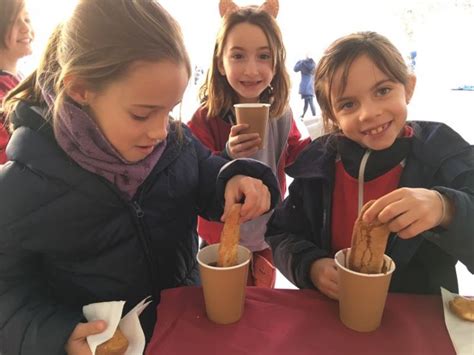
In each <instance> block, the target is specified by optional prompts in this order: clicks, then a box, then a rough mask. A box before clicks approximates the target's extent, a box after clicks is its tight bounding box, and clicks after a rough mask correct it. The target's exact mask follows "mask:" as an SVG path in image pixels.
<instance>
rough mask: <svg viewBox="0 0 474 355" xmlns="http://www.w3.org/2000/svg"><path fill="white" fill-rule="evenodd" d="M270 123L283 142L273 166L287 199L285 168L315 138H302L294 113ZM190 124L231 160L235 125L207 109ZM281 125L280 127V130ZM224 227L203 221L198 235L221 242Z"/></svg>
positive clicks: (209, 146) (202, 139)
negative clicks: (228, 147)
mask: <svg viewBox="0 0 474 355" xmlns="http://www.w3.org/2000/svg"><path fill="white" fill-rule="evenodd" d="M284 120H289V122H287V125H286V127H287V128H282V127H283V126H285V122H284ZM270 121H271V125H273V126H275V128H274V129H273V130H272V132H274V134H278V135H279V137H275V139H277V140H280V141H281V144H280V145H281V150H280V151H281V154H277V153H276V155H278V156H275V157H274V162H273V164H274V165H275V166H276V171H274V173H275V175H276V176H277V178H278V181H279V183H280V192H281V196H282V197H283V196H284V195H285V192H286V176H285V168H286V167H287V166H289V165H290V164H291V163H293V161H294V160H295V159H296V157H297V156H298V154H299V153H300V152H301V150H302V149H303V148H304V147H305V146H306V145H307V144H308V143H309V142H310V141H311V139H310V138H309V137H308V138H306V139H301V133H300V132H299V131H298V128H297V126H296V123H295V121H294V120H293V116H292V114H291V112H287V113H286V114H284V115H283V116H282V117H281V118H279V119H278V120H277V119H274V118H273V119H271V120H270ZM278 121H280V122H278ZM188 125H189V127H190V128H191V131H192V132H193V133H194V135H196V137H197V138H198V139H199V140H200V141H201V142H202V143H203V144H204V145H205V146H207V147H208V148H209V149H210V150H212V152H213V153H214V154H219V155H223V156H225V157H227V158H229V157H228V155H227V153H226V151H225V145H226V143H227V140H228V138H229V133H230V129H231V127H232V124H231V123H229V122H226V121H225V120H224V119H223V118H221V117H211V118H210V117H208V116H207V109H204V108H199V109H198V110H197V111H196V112H195V113H194V115H193V117H192V119H191V121H190V122H189V123H188ZM277 126H279V128H278V127H277ZM269 165H272V164H269ZM222 227H223V224H222V223H218V222H209V221H207V220H205V219H199V224H198V232H199V235H200V236H201V238H203V239H204V240H205V241H206V242H208V243H209V244H213V243H218V242H219V239H220V234H221V231H222Z"/></svg>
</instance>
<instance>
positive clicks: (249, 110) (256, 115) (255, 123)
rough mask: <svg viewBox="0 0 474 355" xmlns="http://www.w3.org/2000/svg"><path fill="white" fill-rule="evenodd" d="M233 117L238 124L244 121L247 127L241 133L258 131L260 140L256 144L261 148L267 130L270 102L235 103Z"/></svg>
mask: <svg viewBox="0 0 474 355" xmlns="http://www.w3.org/2000/svg"><path fill="white" fill-rule="evenodd" d="M234 108H235V117H236V121H237V123H238V124H241V123H246V124H248V125H249V128H247V129H245V130H243V131H242V133H258V134H259V135H260V138H262V141H261V143H260V145H259V146H258V147H259V148H260V149H261V148H263V146H264V142H265V138H266V137H265V136H266V131H267V122H268V116H269V111H270V104H261V103H254V104H235V105H234Z"/></svg>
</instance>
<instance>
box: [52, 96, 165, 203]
mask: <svg viewBox="0 0 474 355" xmlns="http://www.w3.org/2000/svg"><path fill="white" fill-rule="evenodd" d="M43 96H44V97H45V99H46V102H47V103H48V105H49V106H51V105H52V103H53V100H54V97H53V96H52V95H50V94H45V92H44V91H43ZM58 116H59V117H57V121H56V124H55V136H56V140H57V142H58V144H59V146H60V147H61V148H62V149H63V150H64V151H65V152H66V154H67V155H68V156H69V157H70V158H71V159H72V160H74V161H75V162H76V163H77V164H79V165H80V166H81V167H82V168H84V169H86V170H87V171H90V172H92V173H94V174H97V175H100V176H103V177H104V178H106V179H107V180H108V181H110V182H111V183H113V184H114V185H115V186H116V187H117V188H118V189H119V190H120V191H121V192H123V193H124V194H125V195H126V197H127V198H128V199H129V200H131V199H132V198H133V196H134V195H135V193H136V192H137V190H138V188H139V187H140V185H141V184H142V183H143V182H144V181H145V179H146V178H147V176H148V175H149V174H150V172H151V171H152V169H153V168H154V167H155V165H156V163H157V162H158V160H159V159H160V157H161V155H162V154H163V151H164V150H165V147H166V140H164V141H163V142H161V143H160V144H158V145H157V146H156V147H155V149H154V150H153V152H152V153H151V154H150V155H148V156H147V157H146V158H145V159H143V160H140V161H138V162H133V163H132V162H128V161H126V160H125V159H123V157H122V156H121V155H120V154H119V152H117V150H116V149H115V148H114V147H113V146H112V144H110V142H109V141H108V140H107V138H106V137H105V136H104V135H103V134H102V132H101V130H100V129H99V127H98V126H97V124H96V123H95V121H94V120H93V119H92V118H91V117H90V116H89V115H88V114H87V113H86V112H84V111H83V110H82V109H80V108H79V107H77V106H76V105H74V104H72V103H70V102H67V101H65V102H64V105H63V107H61V109H60V110H59V115H58Z"/></svg>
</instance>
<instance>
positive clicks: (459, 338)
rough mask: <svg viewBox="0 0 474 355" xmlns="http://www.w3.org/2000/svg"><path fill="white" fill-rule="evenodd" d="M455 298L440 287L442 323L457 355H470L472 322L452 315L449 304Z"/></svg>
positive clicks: (473, 346)
mask: <svg viewBox="0 0 474 355" xmlns="http://www.w3.org/2000/svg"><path fill="white" fill-rule="evenodd" d="M456 296H458V295H457V294H455V293H451V292H449V291H448V290H446V289H444V288H442V287H441V297H442V298H443V309H444V322H445V323H446V328H448V333H449V337H450V338H451V341H452V342H453V345H454V350H456V354H457V355H468V354H469V355H472V354H473V350H474V322H471V321H468V320H465V319H461V318H459V317H458V316H457V315H456V314H454V313H453V312H452V311H451V309H450V307H449V302H450V301H451V300H453V299H454V298H455V297H456Z"/></svg>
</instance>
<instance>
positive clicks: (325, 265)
mask: <svg viewBox="0 0 474 355" xmlns="http://www.w3.org/2000/svg"><path fill="white" fill-rule="evenodd" d="M310 277H311V281H312V282H313V285H314V286H315V287H316V288H317V289H318V290H319V291H321V292H322V293H324V294H325V295H326V296H328V297H329V298H332V299H335V300H337V299H339V285H338V283H339V276H338V274H337V267H336V262H335V261H334V259H331V258H322V259H318V260H316V261H315V262H314V263H313V264H312V265H311V269H310Z"/></svg>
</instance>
